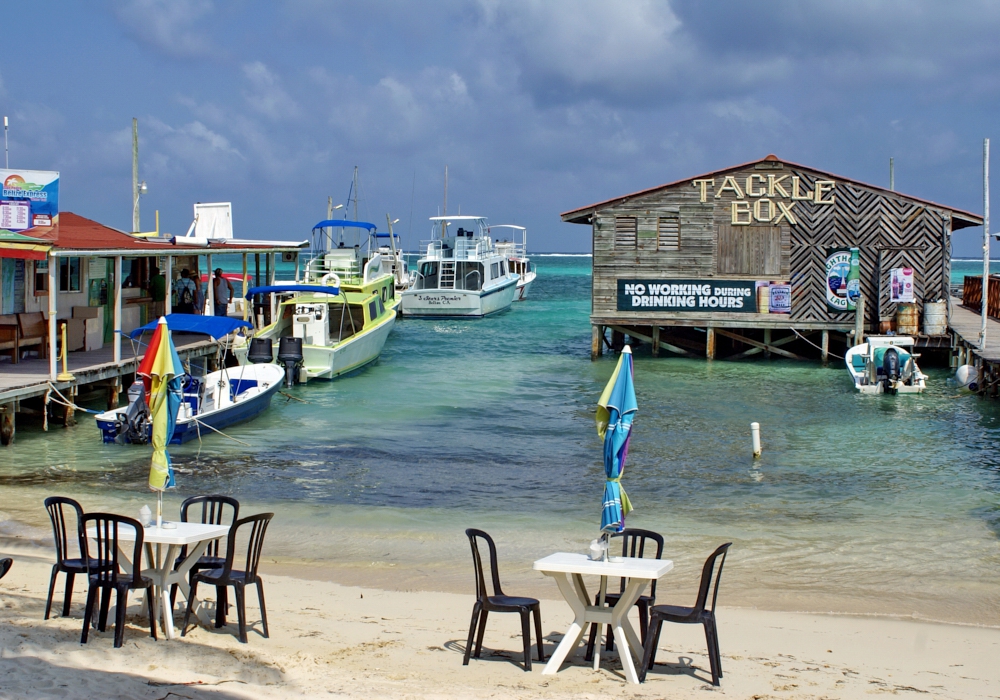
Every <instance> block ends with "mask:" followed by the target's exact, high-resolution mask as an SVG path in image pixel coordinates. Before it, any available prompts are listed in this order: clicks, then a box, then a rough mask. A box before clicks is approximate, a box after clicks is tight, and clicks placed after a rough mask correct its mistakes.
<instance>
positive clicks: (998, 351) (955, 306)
mask: <svg viewBox="0 0 1000 700" xmlns="http://www.w3.org/2000/svg"><path fill="white" fill-rule="evenodd" d="M950 327H951V331H952V332H953V333H955V334H956V335H958V338H959V340H962V341H964V342H965V343H966V345H967V346H968V347H969V349H970V350H971V351H972V352H973V353H974V354H975V355H976V356H978V357H981V358H983V359H984V360H986V361H987V362H1000V321H998V320H997V319H995V318H990V319H988V320H987V322H986V349H985V350H979V329H980V328H981V327H982V317H981V316H980V315H979V312H978V311H972V310H971V309H969V308H967V307H965V306H961V301H960V299H958V298H957V297H952V298H951V324H950Z"/></svg>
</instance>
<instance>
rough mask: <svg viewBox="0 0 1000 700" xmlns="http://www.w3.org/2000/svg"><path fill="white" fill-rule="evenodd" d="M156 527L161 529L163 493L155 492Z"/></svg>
mask: <svg viewBox="0 0 1000 700" xmlns="http://www.w3.org/2000/svg"><path fill="white" fill-rule="evenodd" d="M156 527H157V529H159V528H161V527H163V491H157V492H156Z"/></svg>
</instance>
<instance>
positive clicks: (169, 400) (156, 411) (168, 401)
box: [136, 316, 184, 513]
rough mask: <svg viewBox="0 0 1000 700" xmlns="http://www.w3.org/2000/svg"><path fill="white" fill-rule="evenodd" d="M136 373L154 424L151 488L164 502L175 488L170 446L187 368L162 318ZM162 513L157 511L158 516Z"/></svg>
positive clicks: (150, 475)
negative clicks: (169, 451) (142, 382)
mask: <svg viewBox="0 0 1000 700" xmlns="http://www.w3.org/2000/svg"><path fill="white" fill-rule="evenodd" d="M136 373H137V374H138V375H139V376H141V377H143V378H144V380H145V382H146V389H147V391H148V392H149V412H150V417H151V419H152V423H153V435H152V443H153V460H152V463H151V464H150V468H149V488H150V489H152V490H153V491H157V492H158V494H159V495H158V498H161V499H162V497H163V491H164V490H166V489H169V488H172V487H173V486H175V483H174V470H173V468H172V467H171V465H170V454H169V453H168V452H167V443H169V442H170V439H171V438H172V437H173V434H174V426H175V425H176V423H177V410H178V408H180V404H181V399H182V395H181V388H182V385H183V382H184V367H183V366H182V365H181V359H180V357H178V356H177V349H176V348H175V347H174V343H173V340H171V338H170V329H169V328H167V319H165V318H163V317H162V316H161V317H160V321H159V323H158V324H157V325H156V330H155V331H154V332H153V337H152V338H151V339H150V341H149V345H148V346H147V349H146V355H145V356H144V357H143V358H142V362H141V363H139V369H138V370H136ZM159 512H160V509H159V508H158V509H157V513H159Z"/></svg>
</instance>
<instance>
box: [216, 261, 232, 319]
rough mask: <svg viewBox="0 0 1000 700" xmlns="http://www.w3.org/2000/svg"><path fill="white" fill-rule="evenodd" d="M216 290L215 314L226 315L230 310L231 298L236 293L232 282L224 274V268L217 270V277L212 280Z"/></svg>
mask: <svg viewBox="0 0 1000 700" xmlns="http://www.w3.org/2000/svg"><path fill="white" fill-rule="evenodd" d="M212 284H213V285H214V287H213V291H214V292H215V315H216V316H226V315H228V311H229V300H230V299H232V298H233V295H234V294H235V293H236V292H235V290H234V289H233V285H232V283H231V282H230V281H229V280H227V279H226V278H225V277H223V276H222V268H221V267H220V268H217V269H216V270H215V279H214V280H212Z"/></svg>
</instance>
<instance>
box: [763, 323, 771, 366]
mask: <svg viewBox="0 0 1000 700" xmlns="http://www.w3.org/2000/svg"><path fill="white" fill-rule="evenodd" d="M764 346H765V347H764V357H766V358H768V359H770V358H771V329H770V328H765V329H764Z"/></svg>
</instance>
